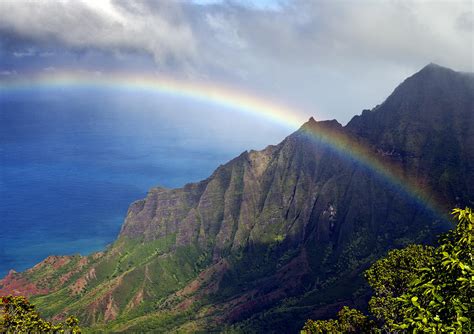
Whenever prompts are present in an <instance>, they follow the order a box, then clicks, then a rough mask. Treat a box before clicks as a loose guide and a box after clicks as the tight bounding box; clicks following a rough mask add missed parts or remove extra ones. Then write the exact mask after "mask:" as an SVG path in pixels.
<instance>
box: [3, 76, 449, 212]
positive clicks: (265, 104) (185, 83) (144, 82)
mask: <svg viewBox="0 0 474 334" xmlns="http://www.w3.org/2000/svg"><path fill="white" fill-rule="evenodd" d="M70 87H72V88H81V87H82V88H99V89H104V88H110V89H114V90H125V91H132V92H134V91H141V92H150V93H159V94H165V95H171V96H176V97H182V98H186V99H193V100H197V101H201V102H204V103H210V104H214V105H218V106H222V107H224V108H225V109H227V110H232V111H238V112H243V113H248V114H251V115H254V116H258V117H262V118H265V119H268V120H270V121H272V122H275V123H278V124H281V125H284V126H286V127H288V128H290V129H297V128H299V127H300V126H301V124H303V123H304V121H305V119H304V118H303V116H302V113H300V112H297V111H296V110H294V109H292V108H290V107H287V106H284V105H282V104H277V103H272V102H271V101H268V100H265V99H262V98H258V97H255V96H252V95H251V94H248V93H244V92H241V91H239V90H236V89H232V88H229V87H226V86H224V85H216V84H210V83H206V82H196V81H190V80H177V79H175V78H171V77H166V76H163V75H160V76H150V75H133V74H125V73H120V74H117V73H116V74H107V75H103V74H101V73H90V72H87V73H86V72H81V71H77V72H73V71H70V72H59V73H58V72H52V73H41V74H34V75H31V76H28V78H22V79H11V80H4V81H0V92H1V91H22V90H29V89H62V88H70ZM302 130H303V132H304V133H306V135H307V136H308V137H310V138H313V139H314V140H318V141H319V142H320V143H322V144H324V145H325V146H326V147H328V148H330V149H331V150H333V151H335V152H336V153H338V154H339V155H341V156H343V157H347V158H350V159H352V160H355V161H357V162H358V164H359V165H361V166H363V167H365V168H367V169H368V170H370V171H373V172H375V174H376V175H378V176H380V177H381V178H383V179H384V180H386V181H387V182H388V183H389V184H391V185H393V186H395V187H396V188H397V189H400V190H401V191H403V192H404V193H405V194H407V195H408V196H410V197H411V198H412V199H414V200H415V201H416V202H417V203H418V204H420V205H422V206H423V207H424V208H426V209H428V210H429V211H430V212H432V213H434V214H435V215H436V216H438V217H440V218H441V219H445V217H446V208H444V207H443V206H442V205H441V204H440V203H439V201H438V200H437V199H436V198H435V196H434V195H433V192H432V191H430V189H429V188H428V187H427V186H426V185H423V184H421V183H420V182H419V181H418V180H416V179H414V178H410V177H408V176H407V175H405V173H404V172H403V170H402V169H401V168H400V167H399V166H397V165H396V164H394V163H391V162H389V161H388V160H387V159H384V158H382V157H381V156H380V155H378V154H376V153H375V152H374V151H373V150H372V149H370V148H369V147H367V146H366V145H364V144H363V143H361V142H360V141H358V140H357V139H356V138H353V137H349V136H348V135H346V134H344V133H343V132H342V131H333V130H328V129H325V128H324V127H318V126H316V127H315V128H313V129H312V128H311V127H304V128H303V129H302Z"/></svg>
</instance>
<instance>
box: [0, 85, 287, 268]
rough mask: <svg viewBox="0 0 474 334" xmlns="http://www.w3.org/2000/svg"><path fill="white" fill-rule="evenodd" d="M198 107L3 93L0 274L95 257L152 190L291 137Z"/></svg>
mask: <svg viewBox="0 0 474 334" xmlns="http://www.w3.org/2000/svg"><path fill="white" fill-rule="evenodd" d="M190 103H193V105H192V108H191V106H190V105H189V104H190ZM195 103H196V102H189V101H177V100H175V99H172V98H169V97H164V96H156V95H152V94H151V95H147V94H135V93H133V92H132V93H130V92H129V93H124V92H113V91H107V90H104V91H99V92H90V91H87V90H73V91H70V90H40V91H21V92H13V93H10V92H1V93H0V159H1V165H0V198H1V200H0V231H1V232H0V276H4V275H5V274H6V273H7V272H8V270H10V269H15V270H17V271H22V270H25V269H27V268H29V267H31V266H33V265H34V264H36V263H37V262H39V261H41V260H42V259H44V258H45V257H47V256H48V255H53V254H54V255H65V254H75V253H80V254H88V253H91V252H93V251H98V250H102V249H104V248H105V247H106V245H107V244H109V243H111V242H113V241H114V239H115V238H116V237H117V234H118V232H119V231H120V226H121V224H122V222H123V219H124V217H125V214H126V211H127V208H128V206H129V204H130V203H131V202H133V201H135V200H138V199H141V198H143V197H144V196H145V195H146V192H147V190H148V189H149V188H150V187H153V186H156V185H161V186H165V187H179V186H182V185H184V184H186V183H188V182H192V181H198V180H201V179H204V178H206V177H208V176H209V175H210V174H211V173H212V171H213V170H214V169H215V168H216V167H217V166H218V165H219V164H222V163H224V162H226V161H227V160H229V159H231V158H233V157H235V156H236V155H237V154H239V153H241V152H242V151H244V150H247V149H252V148H255V149H261V148H263V147H265V146H266V145H267V144H275V143H277V142H279V141H280V140H281V139H283V138H284V136H285V135H287V134H289V133H290V130H288V129H285V128H282V127H278V126H276V125H275V124H266V123H265V122H263V121H262V120H259V119H255V118H245V117H243V116H242V115H241V114H239V113H233V112H224V111H223V110H222V109H220V108H217V107H215V106H214V107H213V106H208V105H205V104H203V105H202V106H201V107H200V108H199V106H198V108H196V104H195ZM188 107H189V108H188ZM213 119H214V120H215V122H212V120H213ZM236 123H238V124H239V127H235V126H234V125H235V124H236ZM217 124H218V126H217ZM236 128H238V129H239V130H238V131H240V132H238V133H236V132H235V131H236V130H235V129H236Z"/></svg>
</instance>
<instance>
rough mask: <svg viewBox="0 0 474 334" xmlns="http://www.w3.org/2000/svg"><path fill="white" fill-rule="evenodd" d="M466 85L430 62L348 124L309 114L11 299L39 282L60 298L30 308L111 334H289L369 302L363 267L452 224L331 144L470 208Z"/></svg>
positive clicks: (135, 213) (140, 212) (143, 205)
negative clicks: (363, 154) (360, 151)
mask: <svg viewBox="0 0 474 334" xmlns="http://www.w3.org/2000/svg"><path fill="white" fill-rule="evenodd" d="M467 77H468V78H469V79H464V78H465V76H464V75H463V74H459V73H457V72H454V71H451V70H448V71H446V69H445V68H442V67H439V66H437V65H428V66H426V67H425V68H423V69H422V70H421V71H419V72H418V73H416V74H414V75H413V76H411V77H410V78H408V79H406V80H405V81H404V82H403V83H402V84H400V85H399V86H398V87H397V88H396V89H395V90H394V92H393V93H392V94H391V95H390V96H389V97H388V98H387V100H386V101H385V102H384V103H382V104H381V105H380V106H377V107H376V108H374V109H373V110H372V111H365V112H363V113H362V115H359V116H355V117H354V118H353V119H352V120H351V121H350V122H349V123H348V124H347V125H346V126H342V125H341V124H339V123H338V122H337V121H336V120H332V121H316V120H314V118H312V117H311V118H310V119H309V120H308V121H307V122H306V123H304V124H303V125H302V126H301V127H300V128H299V129H298V130H297V131H296V132H294V133H293V134H291V135H289V136H288V137H286V138H285V139H284V140H283V141H282V142H281V143H279V144H277V145H270V146H267V147H266V148H265V149H263V150H261V151H253V150H251V151H245V152H243V153H242V154H240V155H239V156H238V157H236V158H234V159H232V160H231V161H229V162H228V163H226V164H224V165H221V166H219V167H218V168H217V169H216V170H215V171H214V173H213V174H212V175H211V176H209V177H208V178H207V179H205V180H203V181H200V182H197V183H190V184H187V185H185V186H184V187H182V188H178V189H165V188H162V187H155V188H152V189H150V191H149V192H148V194H147V196H146V198H145V199H142V200H139V201H136V202H134V203H132V204H131V205H130V208H129V210H128V213H127V216H126V219H125V222H124V224H123V226H122V229H121V231H120V234H119V237H118V239H117V241H116V242H115V243H114V244H113V245H111V247H110V248H108V249H107V250H106V251H105V252H103V253H97V254H94V255H91V256H88V257H80V256H76V257H66V258H62V257H57V258H55V257H53V258H48V260H47V261H46V262H45V263H44V264H42V265H39V266H35V268H32V269H30V270H29V271H27V272H25V273H11V275H10V274H9V275H8V276H7V280H6V279H4V280H2V281H0V291H3V292H4V291H8V288H9V287H14V288H15V289H17V292H21V290H18V285H20V286H21V284H15V282H16V283H18V282H24V283H25V284H23V285H24V286H28V284H30V285H29V289H30V290H29V291H34V292H36V291H37V290H40V289H42V290H40V291H41V293H44V292H45V291H48V292H49V294H45V295H38V296H36V297H34V298H33V299H34V301H35V302H36V303H37V304H38V306H39V308H40V310H42V311H43V312H44V313H45V314H46V315H48V316H53V317H61V314H64V313H65V312H68V313H74V314H77V315H78V316H79V318H80V319H81V320H82V321H83V323H85V324H86V325H87V326H92V328H94V329H97V330H112V331H124V330H134V331H146V330H151V329H153V328H161V329H162V330H163V331H167V330H175V331H176V330H179V331H190V332H192V331H199V330H201V331H215V330H222V329H227V330H229V331H235V332H240V331H242V332H249V331H250V332H252V331H257V332H259V331H268V332H274V331H275V329H276V328H278V329H279V330H281V331H285V332H292V331H295V330H297V329H298V328H301V324H302V322H304V320H305V319H306V318H308V317H325V316H332V315H333V314H334V313H335V312H337V310H338V308H339V307H340V306H341V305H342V304H350V305H362V304H364V301H365V300H366V299H367V297H368V294H369V292H368V290H367V289H366V287H365V286H364V284H363V280H362V279H361V272H362V271H363V269H364V268H366V267H367V266H368V265H370V263H372V262H373V261H374V260H375V259H377V258H378V257H380V256H381V255H383V254H384V253H385V252H386V251H387V250H388V249H390V248H393V247H402V246H404V245H406V244H407V243H410V242H414V241H416V242H429V241H430V240H432V239H433V238H434V237H435V235H436V234H437V233H438V232H439V231H442V230H444V229H446V228H447V226H446V222H445V221H443V220H442V219H441V220H440V218H439V217H437V216H436V215H435V214H433V212H431V211H430V210H429V209H428V208H426V207H423V206H422V205H420V203H419V202H417V201H416V200H414V199H413V198H410V197H407V196H406V193H405V192H404V191H403V190H401V189H399V188H398V187H396V186H394V185H393V184H392V183H390V182H388V181H387V180H386V179H384V177H383V176H381V175H379V174H378V173H377V171H376V170H372V169H370V168H367V166H365V165H364V164H362V163H361V162H360V161H358V160H357V157H354V156H350V155H349V156H347V155H344V154H341V152H338V151H337V150H335V148H334V147H331V145H328V142H327V138H344V141H343V145H346V146H348V148H350V146H351V145H360V146H363V147H364V149H365V150H366V151H367V152H371V154H372V155H373V158H374V159H377V161H380V163H381V166H387V168H388V167H390V166H393V167H394V168H395V167H396V168H399V169H400V170H401V171H402V172H403V173H402V174H401V176H400V177H402V178H404V180H410V182H411V180H416V182H418V183H417V184H418V185H419V186H420V187H421V186H425V185H428V186H429V188H430V189H433V190H434V192H435V193H436V195H437V197H439V198H441V199H443V200H445V203H444V208H445V209H446V210H449V209H450V208H451V207H452V206H454V205H456V204H458V203H461V204H463V205H468V204H472V203H473V201H474V193H472V190H470V188H469V187H468V184H469V182H471V181H470V180H474V179H473V178H474V175H473V174H474V173H473V172H472V171H473V170H474V168H471V167H472V166H474V155H473V154H472V153H473V152H470V151H469V147H474V146H470V144H471V140H473V137H472V135H470V133H469V131H466V129H471V128H472V125H473V123H474V118H473V116H472V108H471V107H472V102H473V96H472V91H473V90H472V87H474V86H473V81H471V80H472V79H471V78H470V77H469V76H467ZM433 78H437V79H433ZM432 80H435V81H436V82H430V81H432ZM446 82H448V83H449V84H446ZM412 86H413V87H412ZM440 88H441V91H442V94H441V95H440V94H439V92H438V91H439V89H440ZM448 88H449V89H448ZM433 99H434V100H435V102H436V103H433V102H432V100H433ZM453 110H454V112H453ZM428 111H429V112H428ZM394 115H396V117H394ZM413 115H415V116H416V117H415V116H413ZM446 115H448V116H446ZM437 117H438V118H439V117H441V119H443V120H445V118H446V119H448V121H444V122H440V121H439V120H438V119H437ZM449 117H453V118H455V119H454V120H452V121H449ZM433 118H434V119H433ZM459 118H461V119H459ZM426 123H427V124H429V126H422V125H423V124H426ZM447 126H449V128H448V129H446V127H447ZM380 129H382V130H380ZM448 132H449V134H450V135H449V137H446V133H448ZM437 136H441V137H440V138H437ZM446 138H450V139H452V138H455V140H454V139H453V140H450V141H446ZM441 145H443V146H441ZM431 146H433V147H431ZM441 147H442V149H441ZM427 148H431V150H427ZM425 152H427V153H425ZM457 157H462V159H459V160H460V162H457V160H456V158H457ZM382 163H383V164H382ZM5 280H6V281H5ZM26 283H28V284H26ZM33 288H34V289H33ZM5 289H7V290H5ZM35 289H36V290H35ZM25 291H26V292H28V290H25Z"/></svg>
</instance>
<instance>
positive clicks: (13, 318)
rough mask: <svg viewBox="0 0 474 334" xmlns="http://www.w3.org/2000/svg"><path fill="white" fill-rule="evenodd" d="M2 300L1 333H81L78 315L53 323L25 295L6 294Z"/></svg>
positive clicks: (0, 309) (0, 314)
mask: <svg viewBox="0 0 474 334" xmlns="http://www.w3.org/2000/svg"><path fill="white" fill-rule="evenodd" d="M0 301H1V303H0V333H66V334H67V333H73V334H77V333H81V330H80V328H79V326H78V325H79V321H78V320H77V318H76V317H73V316H70V317H68V318H67V319H66V320H65V321H64V322H59V323H56V324H53V323H51V322H49V321H46V320H44V319H42V318H41V317H40V315H39V313H38V312H37V311H36V310H35V306H34V305H32V304H30V302H29V301H28V300H27V299H26V298H25V297H21V296H6V297H1V298H0Z"/></svg>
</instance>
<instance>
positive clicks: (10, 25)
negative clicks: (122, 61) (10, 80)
mask: <svg viewBox="0 0 474 334" xmlns="http://www.w3.org/2000/svg"><path fill="white" fill-rule="evenodd" d="M151 5H153V6H154V5H155V3H154V2H147V1H135V2H125V1H114V2H112V1H110V0H93V1H92V0H89V1H78V0H63V1H54V0H45V1H13V0H6V1H0V29H1V28H3V29H5V30H7V31H10V30H13V31H14V32H15V33H17V34H18V35H20V36H21V37H24V38H31V39H39V40H44V41H50V42H51V41H57V42H59V43H63V44H64V45H66V46H70V47H74V48H99V49H113V48H117V49H125V50H138V51H145V52H149V53H150V54H152V55H153V56H154V58H155V60H156V61H157V63H160V62H165V61H167V58H168V57H171V58H176V59H179V60H180V61H184V62H186V61H188V60H189V59H190V58H192V55H193V53H194V52H195V40H194V37H193V34H192V29H191V28H190V27H189V25H188V24H187V22H186V21H185V20H180V19H179V17H180V15H181V13H180V11H181V8H180V5H179V4H178V3H175V2H172V1H169V2H165V5H162V6H159V8H156V7H151Z"/></svg>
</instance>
